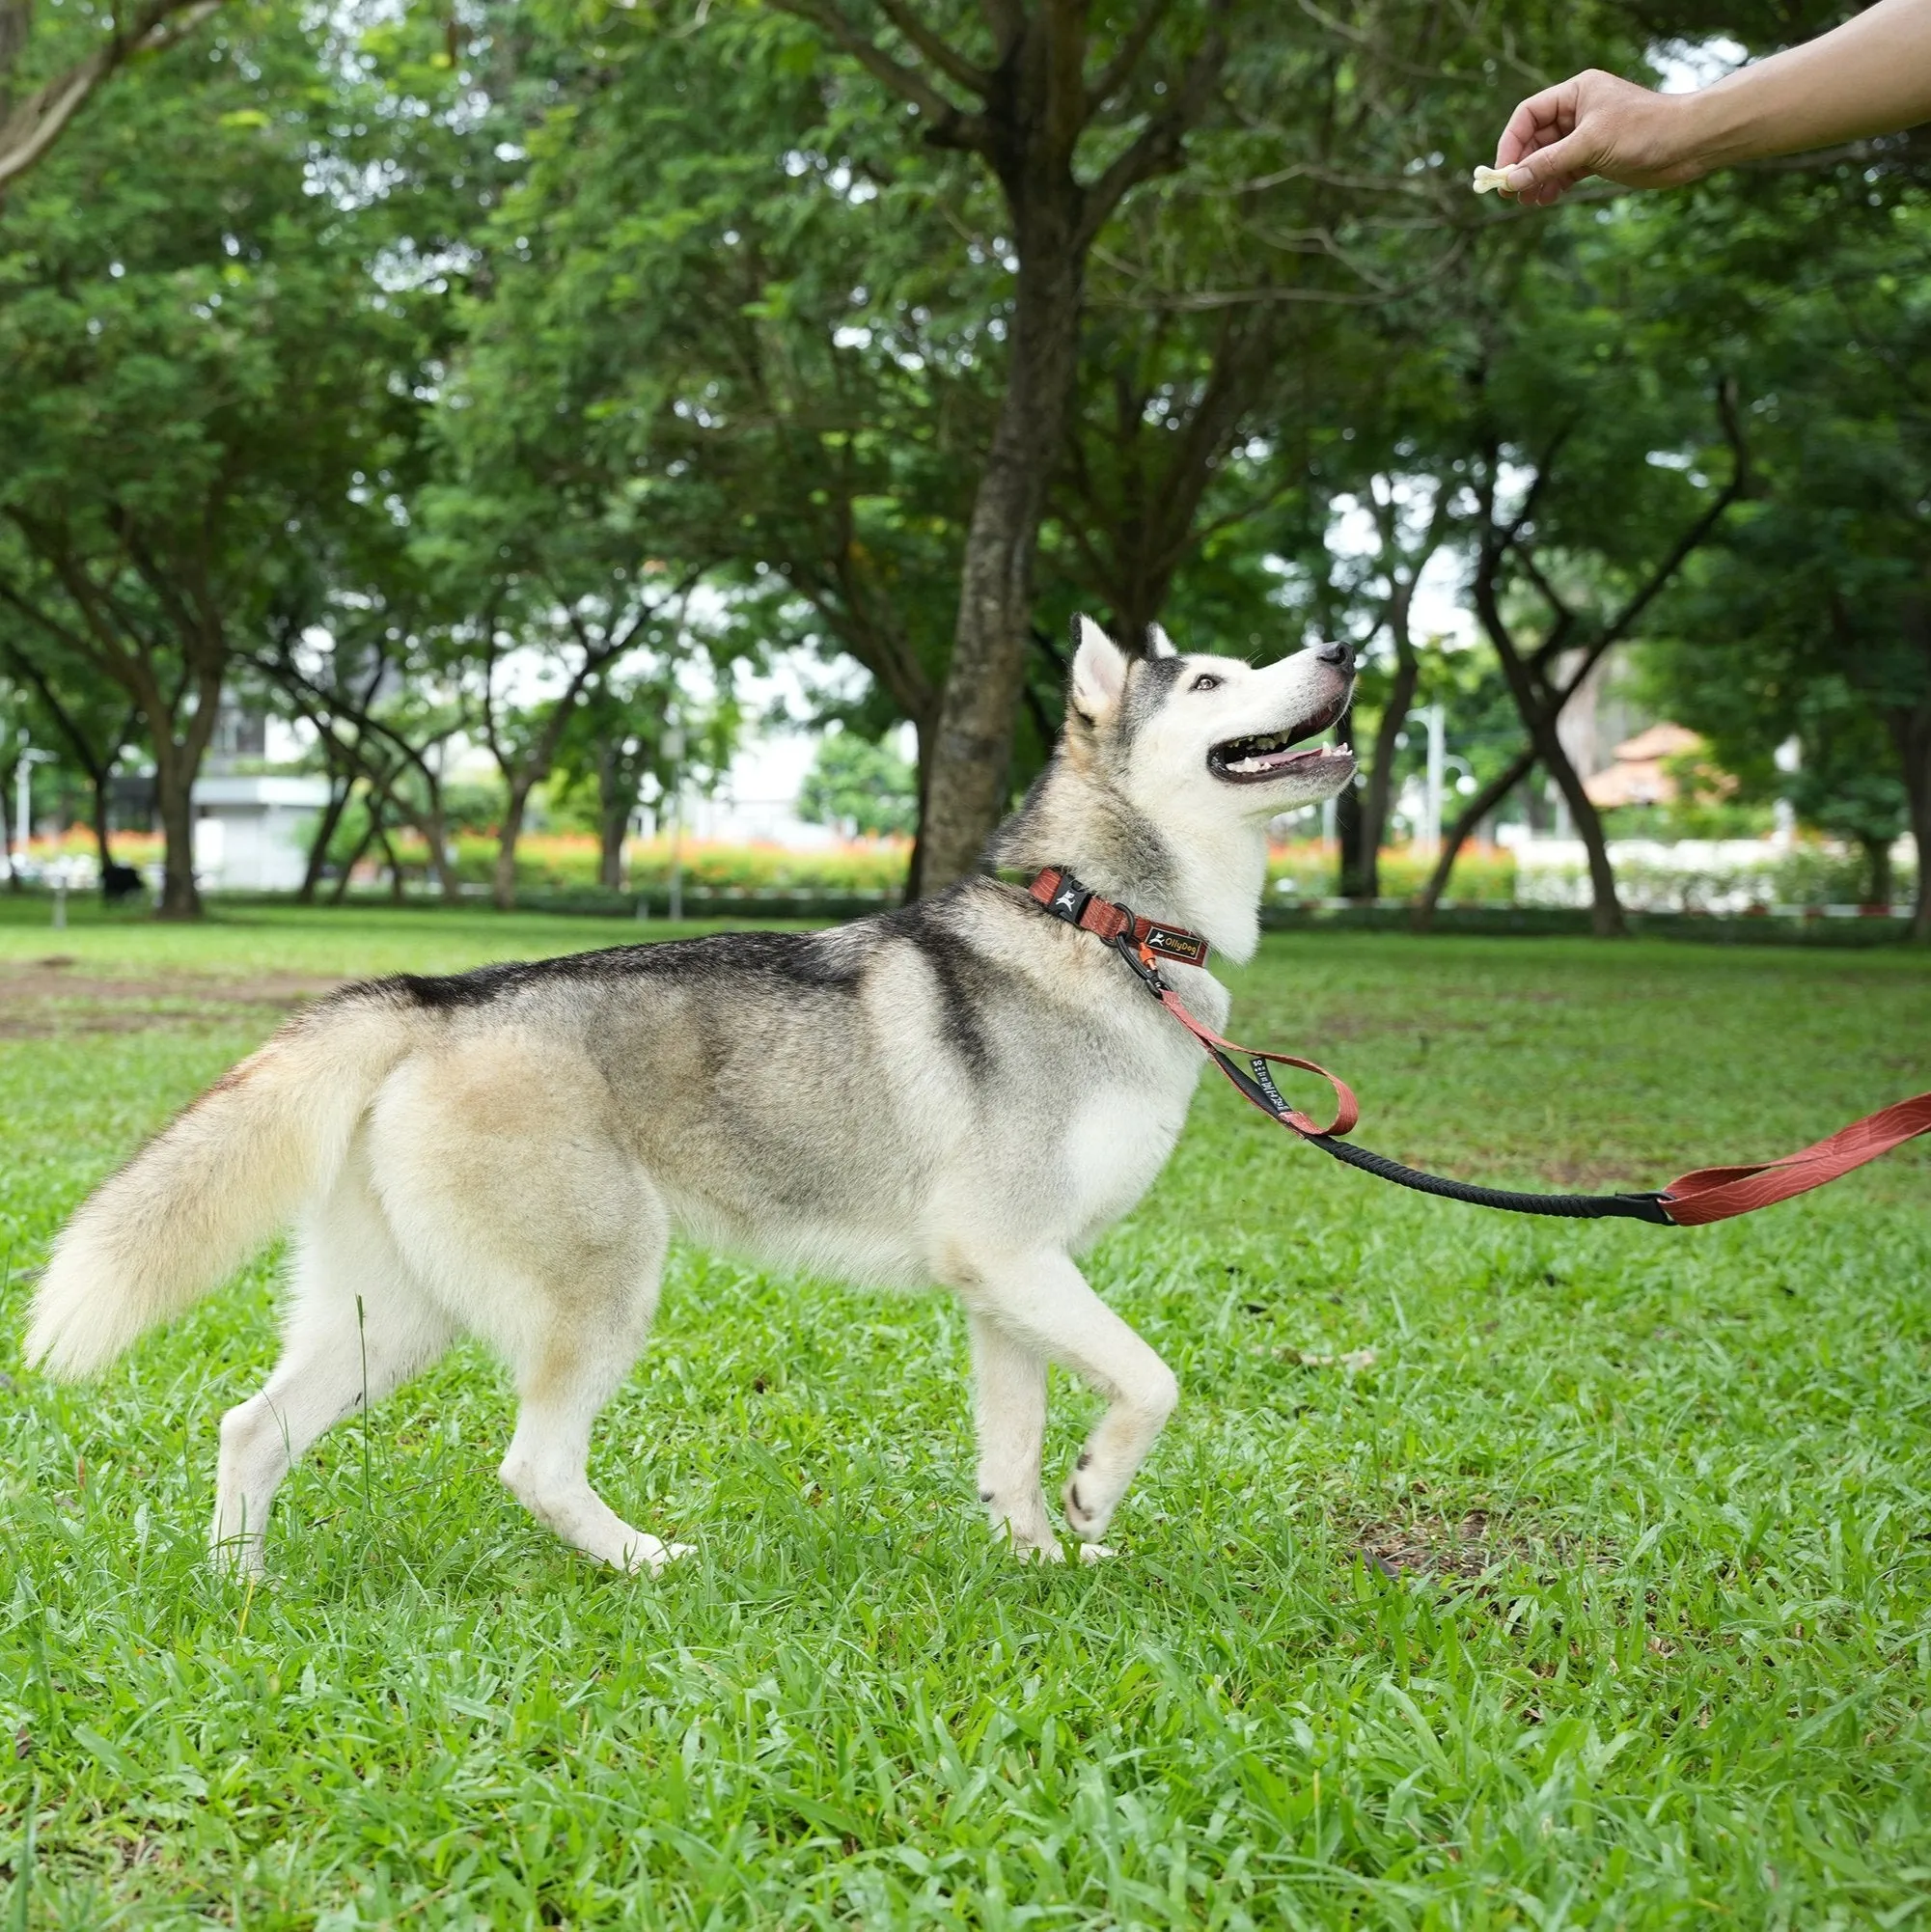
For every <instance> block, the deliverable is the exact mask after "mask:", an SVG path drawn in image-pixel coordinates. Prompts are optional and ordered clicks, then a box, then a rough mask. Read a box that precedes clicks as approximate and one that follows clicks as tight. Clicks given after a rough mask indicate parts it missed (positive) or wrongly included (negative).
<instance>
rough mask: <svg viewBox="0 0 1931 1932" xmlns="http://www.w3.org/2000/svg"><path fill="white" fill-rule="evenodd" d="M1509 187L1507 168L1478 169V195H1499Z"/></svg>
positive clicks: (1476, 184)
mask: <svg viewBox="0 0 1931 1932" xmlns="http://www.w3.org/2000/svg"><path fill="white" fill-rule="evenodd" d="M1507 185H1508V170H1507V169H1506V168H1477V169H1476V178H1475V182H1474V186H1475V191H1476V194H1478V195H1486V194H1491V193H1499V192H1500V191H1501V190H1502V189H1503V188H1505V187H1507Z"/></svg>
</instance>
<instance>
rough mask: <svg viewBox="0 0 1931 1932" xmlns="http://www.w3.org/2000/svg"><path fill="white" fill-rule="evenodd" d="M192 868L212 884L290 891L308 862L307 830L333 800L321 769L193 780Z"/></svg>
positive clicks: (211, 887) (222, 888)
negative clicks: (329, 795)
mask: <svg viewBox="0 0 1931 1932" xmlns="http://www.w3.org/2000/svg"><path fill="white" fill-rule="evenodd" d="M191 796H192V798H193V801H194V869H195V875H196V877H197V878H198V879H199V880H200V881H201V883H202V885H203V886H204V887H205V888H206V889H207V891H209V892H252V893H260V892H275V893H279V892H293V891H294V890H295V888H296V887H297V886H299V885H300V884H301V882H302V874H303V872H304V871H305V870H306V869H307V868H308V857H309V847H308V842H309V835H310V834H311V833H312V832H313V830H314V828H315V819H316V816H317V814H318V813H320V812H323V811H325V810H326V809H327V806H328V780H327V779H326V778H323V777H322V776H320V775H319V774H316V775H314V776H309V775H306V774H296V775H289V776H281V775H277V776H273V777H257V778H244V777H241V776H240V775H238V774H235V775H229V774H225V773H222V774H212V775H209V776H207V777H204V778H198V779H196V780H195V785H194V790H193V792H192V794H191Z"/></svg>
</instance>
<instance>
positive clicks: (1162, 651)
mask: <svg viewBox="0 0 1931 1932" xmlns="http://www.w3.org/2000/svg"><path fill="white" fill-rule="evenodd" d="M1146 654H1147V656H1148V657H1178V656H1179V654H1180V653H1179V652H1178V651H1177V650H1175V649H1173V640H1172V638H1171V637H1169V636H1168V635H1167V633H1166V632H1165V631H1164V630H1162V629H1161V627H1160V626H1159V625H1158V624H1157V623H1150V624H1148V625H1147V626H1146Z"/></svg>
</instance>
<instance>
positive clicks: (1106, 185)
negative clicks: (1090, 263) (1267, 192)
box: [778, 0, 1229, 892]
mask: <svg viewBox="0 0 1931 1932" xmlns="http://www.w3.org/2000/svg"><path fill="white" fill-rule="evenodd" d="M778 4H780V5H782V6H783V7H784V8H785V9H786V11H787V12H790V13H794V14H798V15H799V16H800V17H802V18H804V19H807V20H809V21H811V22H812V24H813V25H814V27H816V28H817V29H818V30H819V31H820V32H821V33H823V34H824V35H825V36H826V38H827V39H828V40H829V41H832V42H833V43H834V44H835V45H837V46H838V47H840V48H841V50H842V51H843V52H845V53H846V54H848V55H849V56H851V57H852V58H853V59H854V60H856V61H857V62H858V63H859V64H860V66H861V67H863V68H864V69H865V70H866V72H867V73H868V74H869V75H870V76H871V77H872V78H873V79H874V80H876V81H877V82H879V83H880V84H881V85H883V86H884V87H885V88H887V89H888V90H890V91H891V92H892V93H893V94H895V95H897V97H899V98H900V99H901V100H903V101H904V102H906V103H907V104H908V105H909V106H910V108H911V109H912V111H913V113H914V114H915V116H916V117H917V119H918V122H919V124H920V126H921V129H922V132H923V135H924V139H925V141H926V142H928V143H929V144H931V145H932V146H934V147H940V148H946V149H955V150H962V151H964V152H971V153H974V154H977V155H979V157H980V159H981V160H982V161H983V162H984V164H985V165H986V166H987V168H988V169H989V170H990V172H991V173H992V175H993V177H994V179H996V180H997V181H998V183H999V187H1000V191H1001V194H1002V196H1003V197H1004V200H1005V204H1006V210H1007V218H1008V220H1009V222H1010V236H1009V241H1008V246H1009V248H1010V250H1011V263H1012V272H1013V292H1012V301H1011V308H1010V312H1009V317H1008V318H1007V330H1006V334H1007V342H1006V372H1005V388H1004V394H1003V395H1002V397H1001V400H1000V408H999V416H998V421H997V423H996V425H995V428H994V430H993V436H992V442H991V447H990V449H989V450H988V452H987V455H986V458H985V462H984V466H983V468H982V469H981V471H980V473H979V483H978V487H977V491H976V494H975V497H974V501H973V509H972V517H971V521H970V524H969V526H968V531H967V536H966V542H965V550H964V556H963V559H962V563H961V567H960V584H959V606H958V618H957V622H956V626H955V628H954V631H953V635H952V658H951V662H950V665H949V667H948V670H947V675H946V683H945V688H944V693H943V696H942V698H941V700H940V706H939V722H938V730H937V733H936V738H935V741H934V745H933V751H932V757H931V759H930V768H929V774H928V776H927V779H926V783H925V791H926V799H925V804H926V816H925V823H924V839H923V841H922V844H921V857H920V874H919V877H918V879H917V880H916V881H915V887H916V889H917V890H918V891H921V892H928V891H931V890H933V889H935V888H937V887H939V886H943V885H946V884H949V883H950V882H951V881H952V880H953V879H955V878H959V877H961V876H963V875H964V874H966V873H967V872H970V871H971V870H973V869H974V868H975V867H976V866H977V865H978V863H979V851H980V848H981V847H982V846H983V844H984V842H985V840H986V837H987V836H988V834H989V833H990V832H991V830H992V827H993V825H994V824H995V823H996V822H997V821H998V819H999V816H1000V814H1001V813H1002V812H1003V811H1004V809H1005V804H1006V778H1007V757H1008V750H1009V744H1010V737H1011V730H1012V718H1013V712H1014V708H1015V706H1016V704H1017V703H1018V700H1019V694H1020V689H1021V685H1022V682H1023V679H1024V676H1025V666H1026V656H1027V651H1028V649H1029V642H1028V641H1029V638H1030V636H1031V630H1032V620H1033V612H1032V572H1033V557H1034V548H1035V546H1036V543H1037V539H1038V531H1039V522H1040V518H1041V516H1042V514H1043V512H1044V510H1045V501H1046V490H1047V485H1048V483H1049V482H1050V479H1051V476H1052V472H1053V470H1054V468H1055V467H1056V465H1057V464H1058V462H1059V460H1060V457H1061V454H1062V438H1063V435H1064V428H1065V420H1066V412H1067V407H1068V405H1069V403H1070V400H1071V398H1072V394H1073V388H1074V381H1075V372H1076V368H1077V363H1078V353H1079V326H1080V315H1081V285H1082V280H1083V277H1084V274H1085V269H1086V263H1087V257H1088V254H1089V252H1090V249H1091V247H1092V244H1093V241H1094V239H1095V237H1096V236H1097V235H1098V234H1099V232H1100V230H1101V228H1102V227H1103V226H1104V225H1105V223H1106V222H1107V220H1108V218H1109V217H1110V216H1111V215H1112V214H1113V212H1114V210H1115V209H1116V208H1117V207H1118V206H1119V204H1120V202H1121V201H1122V200H1123V199H1124V198H1125V197H1126V196H1127V195H1128V194H1129V193H1130V192H1131V191H1132V190H1133V189H1134V188H1135V187H1137V186H1138V185H1139V184H1140V183H1141V182H1142V181H1144V180H1146V179H1150V178H1151V177H1153V176H1154V175H1156V174H1160V173H1164V172H1166V171H1168V170H1171V169H1172V168H1173V167H1175V166H1176V165H1178V163H1179V161H1180V158H1181V155H1182V152H1183V150H1184V146H1185V142H1186V137H1187V135H1188V133H1189V131H1190V130H1191V129H1192V128H1193V127H1194V126H1195V124H1197V123H1198V122H1199V121H1200V118H1201V116H1202V115H1203V114H1204V113H1205V112H1206V110H1207V108H1208V105H1209V103H1210V100H1211V98H1212V95H1213V91H1214V89H1215V87H1216V85H1217V83H1218V82H1219V79H1220V76H1221V72H1222V69H1223V68H1224V66H1225V64H1226V61H1227V55H1228V40H1227V16H1228V11H1229V6H1228V0H1206V4H1205V5H1204V6H1201V7H1198V8H1194V9H1188V10H1185V11H1184V12H1183V13H1182V14H1181V15H1180V17H1179V18H1178V19H1177V20H1175V19H1172V18H1171V17H1170V9H1169V8H1168V7H1167V6H1166V5H1165V4H1163V0H1146V4H1145V5H1144V6H1143V7H1142V9H1141V11H1140V12H1139V14H1137V15H1136V16H1134V17H1133V18H1131V19H1129V20H1125V21H1123V22H1120V23H1118V24H1116V23H1115V22H1114V21H1113V20H1112V19H1110V18H1109V19H1107V20H1105V21H1103V22H1101V23H1099V24H1098V28H1097V31H1095V28H1094V24H1093V23H1092V22H1091V21H1090V18H1089V10H1088V8H1087V6H1086V5H1084V4H1082V0H1031V4H1029V0H999V4H997V5H993V6H989V7H988V8H987V9H986V11H985V14H984V17H983V22H982V25H981V24H979V23H975V24H974V25H972V26H966V25H965V24H964V23H963V22H960V23H957V24H956V25H955V30H954V32H953V34H952V36H951V37H948V36H946V35H943V34H941V33H939V32H936V31H934V30H933V29H932V28H930V27H929V26H927V25H926V24H924V21H923V20H922V18H921V17H920V15H919V14H916V13H915V12H914V11H913V9H912V7H911V6H910V5H909V4H907V0H877V13H878V16H879V22H878V26H877V27H875V28H874V29H873V30H871V31H869V32H868V31H867V30H866V29H863V28H861V27H860V26H858V25H857V24H856V23H855V22H854V20H853V19H852V18H851V17H850V16H848V15H847V14H845V13H844V12H842V11H841V9H840V8H839V7H838V6H837V5H836V4H834V0H778ZM1083 148H1084V149H1085V150H1087V151H1088V152H1091V151H1093V150H1095V149H1103V150H1104V151H1105V152H1106V153H1107V155H1108V158H1107V159H1106V160H1105V161H1104V162H1103V163H1097V164H1091V165H1090V166H1087V167H1082V166H1080V165H1079V156H1080V152H1081V151H1082V149H1083Z"/></svg>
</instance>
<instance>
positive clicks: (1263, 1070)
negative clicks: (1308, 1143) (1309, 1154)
mask: <svg viewBox="0 0 1931 1932" xmlns="http://www.w3.org/2000/svg"><path fill="white" fill-rule="evenodd" d="M1160 1004H1161V1005H1162V1006H1163V1007H1166V1008H1167V1010H1168V1011H1169V1012H1170V1013H1172V1015H1173V1017H1174V1018H1175V1019H1176V1020H1178V1021H1179V1022H1180V1024H1181V1025H1182V1026H1183V1027H1185V1028H1186V1030H1187V1031H1188V1032H1189V1033H1190V1034H1192V1035H1193V1036H1194V1037H1195V1038H1196V1039H1197V1040H1199V1041H1200V1044H1201V1045H1202V1046H1203V1047H1205V1048H1206V1050H1207V1052H1208V1054H1209V1055H1210V1056H1211V1057H1212V1059H1213V1062H1214V1064H1215V1065H1216V1066H1218V1067H1219V1068H1220V1070H1221V1071H1222V1072H1223V1073H1225V1074H1226V1075H1227V1077H1228V1079H1229V1080H1230V1081H1232V1082H1233V1084H1234V1086H1235V1087H1236V1088H1237V1089H1238V1090H1240V1092H1241V1094H1242V1096H1243V1097H1244V1098H1246V1099H1248V1100H1251V1101H1253V1102H1254V1104H1255V1106H1256V1107H1258V1108H1259V1109H1260V1110H1261V1111H1262V1113H1265V1114H1272V1115H1273V1116H1274V1118H1276V1119H1277V1120H1279V1121H1280V1122H1281V1123H1282V1125H1283V1126H1286V1127H1292V1128H1293V1130H1294V1131H1295V1132H1296V1133H1297V1134H1301V1135H1305V1136H1306V1137H1307V1138H1308V1139H1310V1140H1327V1139H1329V1138H1331V1137H1338V1136H1339V1135H1342V1134H1346V1133H1349V1132H1351V1131H1352V1130H1353V1129H1354V1127H1355V1125H1356V1124H1357V1123H1358V1122H1359V1121H1360V1119H1361V1102H1360V1101H1359V1100H1357V1099H1356V1098H1355V1097H1354V1090H1353V1089H1352V1088H1351V1087H1350V1086H1349V1085H1348V1084H1347V1082H1346V1081H1345V1080H1341V1079H1339V1078H1338V1077H1337V1076H1336V1075H1334V1074H1332V1073H1330V1072H1329V1071H1328V1069H1327V1068H1326V1067H1325V1066H1318V1065H1316V1064H1315V1063H1314V1062H1313V1061H1311V1060H1302V1059H1300V1058H1299V1057H1298V1056H1296V1055H1294V1054H1291V1053H1269V1052H1267V1051H1266V1050H1265V1048H1262V1047H1254V1046H1242V1045H1240V1044H1239V1043H1238V1042H1237V1041H1235V1040H1230V1039H1223V1038H1222V1037H1221V1035H1219V1034H1217V1033H1215V1032H1214V1030H1213V1028H1211V1027H1210V1026H1207V1025H1205V1024H1204V1023H1202V1022H1201V1021H1200V1020H1197V1019H1196V1018H1195V1017H1194V1016H1193V1014H1192V1013H1190V1012H1189V1011H1188V1010H1187V1009H1186V1007H1184V1006H1182V1005H1181V1004H1180V996H1179V994H1177V993H1176V992H1174V990H1173V989H1172V987H1171V986H1168V985H1165V984H1163V985H1162V986H1161V988H1160ZM1236 1053H1244V1054H1245V1055H1246V1056H1247V1059H1248V1063H1249V1064H1250V1065H1251V1066H1252V1067H1253V1068H1254V1073H1253V1077H1252V1078H1250V1077H1249V1076H1248V1075H1246V1074H1244V1073H1242V1072H1241V1070H1240V1069H1239V1068H1238V1067H1237V1066H1236V1065H1235V1064H1234V1063H1233V1061H1232V1059H1231V1058H1230V1056H1231V1055H1233V1054H1236ZM1270 1061H1271V1062H1272V1063H1274V1064H1275V1065H1276V1066H1298V1067H1299V1068H1300V1069H1301V1071H1302V1072H1303V1073H1314V1074H1318V1075H1319V1076H1320V1077H1321V1078H1322V1079H1323V1080H1325V1081H1326V1082H1327V1083H1328V1085H1329V1086H1330V1087H1332V1088H1333V1089H1334V1090H1335V1118H1334V1120H1333V1122H1332V1123H1331V1124H1330V1125H1328V1126H1326V1127H1319V1126H1316V1125H1315V1124H1314V1122H1313V1121H1312V1120H1311V1119H1310V1118H1309V1117H1308V1116H1307V1115H1306V1114H1304V1113H1302V1112H1301V1110H1300V1109H1299V1108H1298V1107H1293V1106H1290V1105H1289V1104H1288V1103H1287V1101H1286V1100H1285V1099H1283V1097H1282V1093H1281V1090H1280V1089H1279V1088H1278V1087H1276V1086H1275V1084H1274V1081H1273V1077H1272V1076H1271V1075H1270V1074H1269V1073H1268V1071H1267V1067H1268V1063H1269V1062H1270Z"/></svg>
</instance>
